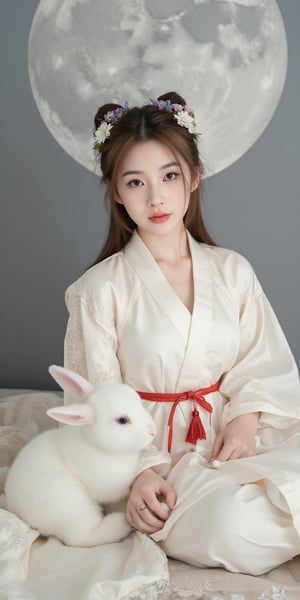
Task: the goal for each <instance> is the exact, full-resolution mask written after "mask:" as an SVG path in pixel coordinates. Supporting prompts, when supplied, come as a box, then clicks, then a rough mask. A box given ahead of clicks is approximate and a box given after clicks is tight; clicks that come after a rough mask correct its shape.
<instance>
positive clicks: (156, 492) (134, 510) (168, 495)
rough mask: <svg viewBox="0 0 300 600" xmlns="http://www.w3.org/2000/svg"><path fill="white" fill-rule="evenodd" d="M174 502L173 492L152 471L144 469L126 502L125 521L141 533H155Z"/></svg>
mask: <svg viewBox="0 0 300 600" xmlns="http://www.w3.org/2000/svg"><path fill="white" fill-rule="evenodd" d="M162 502H163V503H164V504H162ZM175 502H176V493H175V490H173V488H172V487H171V486H170V485H169V484H168V483H167V482H166V481H165V480H164V479H163V478H162V477H161V476H160V475H158V474H157V473H155V472H154V471H153V470H152V469H146V470H145V471H143V472H142V473H140V474H139V475H138V476H137V477H136V479H135V480H134V483H133V485H132V488H131V493H130V496H129V498H128V502H127V511H126V516H127V520H128V522H129V524H130V525H132V527H134V528H135V529H138V530H139V531H141V532H142V533H147V534H150V533H155V532H156V531H159V530H160V529H162V527H163V526H164V523H165V521H166V520H167V519H168V517H169V513H170V511H171V510H172V508H174V505H175ZM164 506H165V507H164Z"/></svg>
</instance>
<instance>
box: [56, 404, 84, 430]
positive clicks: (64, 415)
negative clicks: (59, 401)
mask: <svg viewBox="0 0 300 600" xmlns="http://www.w3.org/2000/svg"><path fill="white" fill-rule="evenodd" d="M47 415H49V417H52V419H55V421H59V423H66V424H67V425H87V424H90V423H94V420H95V419H94V411H93V409H92V407H91V406H89V405H88V404H67V405H66V406H55V407H54V408H49V410H47Z"/></svg>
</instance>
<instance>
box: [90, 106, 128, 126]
mask: <svg viewBox="0 0 300 600" xmlns="http://www.w3.org/2000/svg"><path fill="white" fill-rule="evenodd" d="M117 108H122V106H121V104H114V103H113V102H110V103H109V104H103V105H102V106H100V107H99V108H98V110H97V112H96V115H95V118H94V123H95V127H96V129H97V128H98V127H99V126H100V124H101V123H102V121H103V120H104V115H106V113H108V112H109V111H111V110H116V109H117Z"/></svg>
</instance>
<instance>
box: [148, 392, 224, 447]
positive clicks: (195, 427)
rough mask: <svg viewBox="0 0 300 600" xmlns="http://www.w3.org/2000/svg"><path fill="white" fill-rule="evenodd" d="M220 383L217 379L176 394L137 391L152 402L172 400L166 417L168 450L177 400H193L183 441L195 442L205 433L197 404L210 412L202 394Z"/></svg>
mask: <svg viewBox="0 0 300 600" xmlns="http://www.w3.org/2000/svg"><path fill="white" fill-rule="evenodd" d="M220 383H221V381H220V380H219V381H217V382H216V383H214V384H213V385H211V386H209V387H207V388H199V389H198V390H191V391H190V392H179V393H178V394H155V393H152V392H138V394H139V395H140V396H141V398H143V400H152V401H154V402H173V406H172V407H171V410H170V414H169V419H168V427H169V436H168V452H170V451H171V447H172V438H173V420H174V414H175V411H176V408H177V406H178V404H179V402H183V401H184V400H193V401H194V409H193V412H192V420H191V423H190V426H189V430H188V432H187V435H186V438H185V441H186V442H189V443H190V444H196V442H197V440H206V433H205V429H204V425H203V423H202V421H201V418H200V415H199V411H198V410H197V404H199V406H202V408H204V409H205V410H206V411H207V412H209V413H212V410H213V409H212V405H211V404H210V403H209V402H207V400H205V398H204V396H206V395H207V394H211V393H212V392H217V391H218V389H219V387H220Z"/></svg>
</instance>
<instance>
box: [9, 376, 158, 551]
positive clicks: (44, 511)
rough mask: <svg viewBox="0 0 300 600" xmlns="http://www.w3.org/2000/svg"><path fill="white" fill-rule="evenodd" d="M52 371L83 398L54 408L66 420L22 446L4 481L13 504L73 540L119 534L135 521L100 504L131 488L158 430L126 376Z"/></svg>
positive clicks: (112, 538)
mask: <svg viewBox="0 0 300 600" xmlns="http://www.w3.org/2000/svg"><path fill="white" fill-rule="evenodd" d="M49 371H50V373H51V375H52V376H53V377H54V379H55V380H56V381H57V382H58V383H59V385H60V386H61V387H62V388H63V389H64V390H65V391H66V392H67V393H68V394H70V395H72V396H73V397H75V398H77V399H80V400H83V401H84V402H83V403H77V404H69V405H66V406H59V407H57V408H51V409H49V410H48V411H47V414H48V415H50V416H51V417H52V418H54V419H56V420H57V421H60V422H62V423H65V424H66V425H64V426H63V427H58V428H56V429H51V430H48V431H45V432H43V433H41V434H39V435H38V436H37V437H35V438H33V439H32V440H31V441H30V442H29V443H28V444H27V445H26V446H25V447H24V448H22V450H21V451H20V453H19V454H18V455H17V457H16V459H15V461H14V463H13V464H12V466H11V468H10V471H9V473H8V476H7V480H6V483H5V496H6V508H7V510H9V511H11V512H13V513H15V514H16V515H18V516H19V517H20V518H21V519H23V520H24V521H26V522H27V523H28V524H29V525H30V526H31V527H33V528H34V529H37V530H38V531H40V533H41V534H42V535H45V536H49V535H54V536H56V537H57V538H59V539H61V540H62V541H63V542H64V543H65V544H66V545H69V546H95V545H98V544H105V543H108V542H116V541H120V540H121V539H122V538H123V537H125V536H126V535H127V534H128V533H129V531H130V529H131V528H130V526H129V524H128V522H127V520H126V517H125V513H122V512H112V513H110V514H107V515H104V510H103V507H102V506H101V505H102V504H107V503H110V502H115V501H118V500H120V499H122V498H124V497H125V496H126V495H127V494H128V493H129V487H130V484H131V483H132V481H133V479H134V477H135V475H136V469H137V464H138V459H139V455H140V451H141V450H142V449H144V448H145V447H146V446H148V445H149V444H150V442H151V441H152V439H153V437H154V435H155V426H154V423H153V421H152V417H151V416H150V414H149V413H148V412H147V411H146V409H145V408H144V407H143V405H142V402H141V399H140V397H139V396H138V394H137V393H136V392H135V391H134V390H133V389H132V388H131V387H129V386H127V385H125V384H119V383H116V384H114V383H103V384H97V385H96V386H93V385H91V384H90V383H89V382H88V381H86V380H85V379H84V378H83V377H81V376H80V375H78V374H75V373H73V372H72V371H69V370H67V369H64V368H63V367H58V366H55V365H52V366H51V367H50V368H49ZM70 425H81V427H70Z"/></svg>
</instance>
